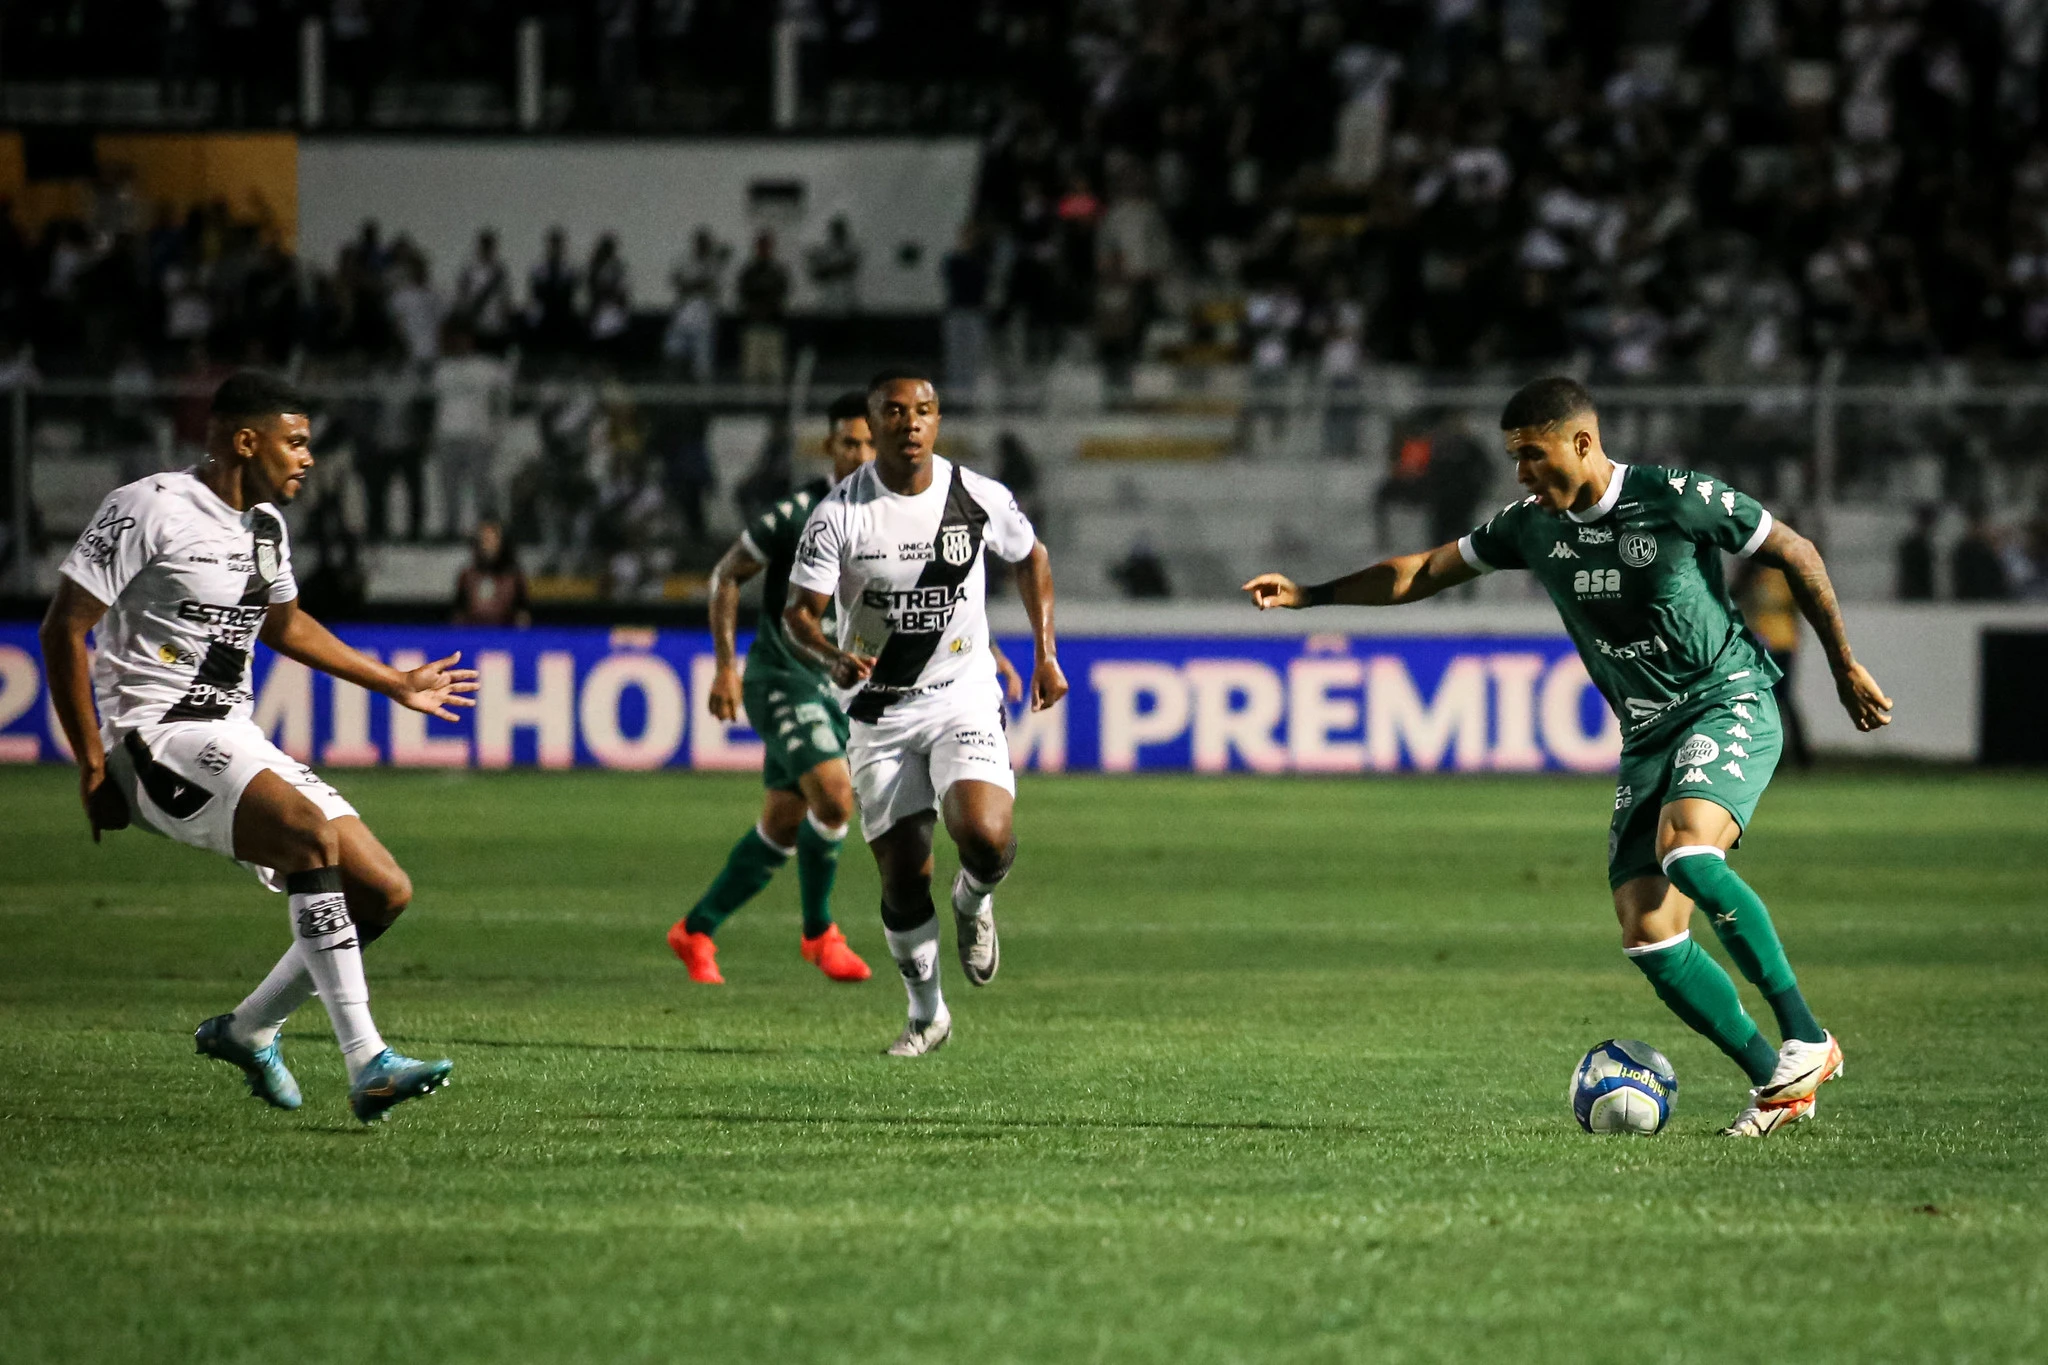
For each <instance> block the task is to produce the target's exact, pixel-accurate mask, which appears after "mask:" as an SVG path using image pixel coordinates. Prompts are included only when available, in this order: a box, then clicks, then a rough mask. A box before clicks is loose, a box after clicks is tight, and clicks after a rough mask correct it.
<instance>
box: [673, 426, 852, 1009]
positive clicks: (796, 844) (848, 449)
mask: <svg viewBox="0 0 2048 1365" xmlns="http://www.w3.org/2000/svg"><path fill="white" fill-rule="evenodd" d="M827 416H828V419H829V420H830V422H831V424H832V425H831V429H830V431H829V433H828V434H827V435H826V437H825V455H826V457H827V458H829V459H830V460H831V461H832V477H831V479H830V480H829V481H828V480H825V479H815V480H813V481H812V482H810V483H809V484H806V485H805V486H804V487H802V488H799V489H797V490H796V491H795V492H794V493H791V494H790V495H789V496H788V497H786V498H784V499H782V501H780V502H778V503H776V504H775V505H774V506H773V507H771V508H769V509H768V510H767V511H766V512H763V513H762V514H761V515H760V516H758V517H756V518H755V519H754V520H753V522H752V523H750V524H749V525H748V526H747V528H746V530H744V531H742V532H740V538H739V539H738V540H736V541H734V542H733V545H732V548H731V549H729V550H727V551H726V552H725V557H724V558H722V559H720V560H719V561H718V567H717V568H715V569H713V570H712V571H711V641H712V648H713V650H714V651H716V653H717V657H718V672H717V673H716V675H714V677H713V678H712V682H711V696H710V700H709V703H708V704H709V706H710V708H711V714H712V715H714V716H717V717H718V718H719V719H720V720H722V721H725V722H727V723H728V724H729V723H731V722H733V721H736V720H738V719H739V717H740V713H741V709H742V708H744V709H745V712H746V717H747V722H748V723H749V724H750V725H752V726H753V727H754V729H755V730H756V731H758V732H759V733H760V736H761V739H762V741H763V742H764V746H765V752H764V755H763V758H762V761H761V781H762V784H763V785H765V786H766V787H767V789H768V792H767V795H766V797H765V798H764V799H763V800H762V803H761V819H760V821H759V823H757V824H756V825H755V826H754V827H753V828H752V829H750V830H748V831H747V832H746V833H745V834H744V835H742V836H740V841H739V842H738V843H736V844H734V845H733V846H732V852H731V853H730V854H728V855H726V860H725V867H724V868H723V869H722V870H721V871H720V872H719V874H718V876H717V877H715V878H713V879H712V882H711V885H710V886H709V887H708V888H707V889H706V890H705V892H704V894H703V896H702V897H700V898H699V899H698V901H697V904H696V905H695V906H694V907H693V908H692V909H691V911H690V913H689V914H688V915H686V916H685V917H684V918H682V919H680V920H678V921H676V923H675V925H674V926H673V927H671V928H670V929H669V931H668V945H669V947H670V948H672V949H674V950H675V954H676V956H677V957H679V958H681V959H682V960H683V965H684V966H685V967H687V968H688V969H689V972H690V979H691V980H692V981H701V982H703V983H705V984H706V985H713V986H716V985H723V984H724V982H725V977H724V976H723V975H721V974H720V972H719V970H718V945H717V943H716V942H714V940H713V935H715V934H716V933H717V932H718V927H719V926H720V925H722V924H724V923H725V921H726V919H727V918H728V917H730V916H731V915H732V913H733V911H735V910H737V909H739V908H740V907H741V906H742V905H745V904H746V903H747V902H748V901H750V900H752V899H753V898H754V896H755V895H756V894H758V893H759V892H760V891H761V889H762V888H763V887H765V886H767V885H768V882H769V880H770V879H771V878H773V877H774V876H775V872H776V869H778V868H780V867H781V866H782V865H783V864H784V863H786V862H788V861H789V859H790V855H791V854H795V856H796V876H797V895H798V898H799V900H800V901H801V903H802V906H803V944H802V950H803V955H804V960H805V961H807V962H810V963H812V964H813V965H815V966H816V967H817V968H818V969H819V970H820V971H822V972H824V973H825V975H826V976H828V977H830V978H832V979H833V980H834V981H865V980H867V979H868V976H869V975H870V973H869V970H868V964H867V963H865V962H863V961H861V958H860V955H859V954H858V953H856V952H854V951H853V949H852V948H851V947H849V946H848V945H847V942H846V935H845V934H844V933H842V932H841V931H840V928H839V926H838V925H837V924H835V923H833V921H832V883H833V880H834V879H835V878H836V877H837V876H838V875H839V849H840V845H841V844H842V843H843V842H844V841H845V839H846V823H847V820H848V819H849V818H850V817H851V816H852V813H853V779H852V777H851V776H850V775H849V774H848V772H847V767H846V734H847V726H846V713H845V712H844V711H842V710H840V708H839V703H838V701H837V700H835V699H834V697H833V695H832V687H831V680H830V679H828V678H827V677H826V676H825V671H824V670H823V669H822V668H820V667H819V666H818V665H816V664H814V663H812V662H811V661H810V660H809V659H808V658H806V657H805V656H803V655H801V654H798V653H797V652H796V651H794V650H792V649H791V648H790V647H789V642H788V641H787V640H785V639H784V638H783V635H782V606H783V599H784V598H785V597H787V596H788V595H789V567H790V564H791V563H792V562H793V561H794V560H795V558H796V545H797V537H798V536H800V535H801V534H802V533H803V529H804V522H805V520H806V519H808V518H809V517H810V515H811V508H812V507H814V506H816V505H817V502H818V499H819V498H822V497H824V496H825V494H826V493H827V492H829V491H831V488H832V485H833V484H835V483H837V482H839V481H840V480H841V479H843V478H845V477H846V476H847V475H848V474H851V473H853V472H854V471H855V470H856V469H859V468H860V467H861V466H862V465H864V464H866V463H867V462H868V461H869V460H872V459H873V458H875V445H874V441H873V439H872V438H871V437H870V436H869V434H868V405H867V397H866V395H864V394H858V393H853V394H844V395H842V396H841V397H839V398H838V399H836V400H834V402H833V404H832V407H831V408H830V410H829V411H828V413H827ZM764 570H765V571H766V573H767V577H766V578H765V579H764V580H763V581H762V583H761V619H760V624H759V626H758V627H757V628H756V630H755V632H754V642H753V644H752V645H751V646H749V647H748V649H747V667H746V674H745V678H744V680H742V677H741V673H740V667H739V661H738V658H737V653H736V650H735V644H734V635H735V632H736V630H737V627H738V623H739V604H740V585H741V584H742V583H745V582H746V581H747V580H748V579H750V578H752V577H754V576H755V575H757V574H760V573H762V572H763V571H764Z"/></svg>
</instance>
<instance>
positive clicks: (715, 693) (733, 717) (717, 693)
mask: <svg viewBox="0 0 2048 1365" xmlns="http://www.w3.org/2000/svg"><path fill="white" fill-rule="evenodd" d="M704 704H705V705H706V706H708V707H710V708H711V714H712V715H714V716H716V717H718V718H719V719H720V720H722V721H724V722H725V723H726V724H727V725H731V724H733V723H734V722H736V721H738V720H739V718H740V671H739V670H738V669H737V668H734V667H732V666H730V665H728V664H720V665H719V666H718V671H717V672H716V673H714V674H713V675H712V677H711V691H710V692H709V693H707V694H706V695H705V698H704Z"/></svg>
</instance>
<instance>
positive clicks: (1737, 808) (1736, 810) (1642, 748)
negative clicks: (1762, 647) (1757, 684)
mask: <svg viewBox="0 0 2048 1365" xmlns="http://www.w3.org/2000/svg"><path fill="white" fill-rule="evenodd" d="M1783 747H1784V731H1783V730H1782V729H1781V728H1780V727H1779V723H1778V699H1777V697H1776V696H1775V695H1774V694H1773V693H1772V691H1771V689H1770V688H1769V687H1768V686H1766V687H1763V688H1760V689H1759V690H1757V691H1756V692H1754V693H1747V692H1746V693H1743V694H1742V695H1741V696H1736V697H1728V698H1725V699H1723V700H1721V701H1717V702H1714V703H1712V704H1711V705H1709V706H1706V707H1703V708H1701V709H1700V710H1699V711H1697V712H1695V713H1693V714H1692V715H1690V716H1687V717H1685V718H1684V719H1683V720H1681V721H1680V722H1679V723H1678V724H1676V725H1672V726H1659V727H1658V732H1657V733H1656V734H1655V735H1650V736H1644V737H1643V738H1641V739H1632V740H1630V741H1629V742H1628V743H1627V744H1625V745H1623V746H1622V750H1621V772H1620V774H1619V776H1618V778H1617V782H1616V786H1615V789H1614V823H1613V824H1612V825H1611V826H1609V827H1608V830H1607V884H1608V885H1609V886H1620V885H1621V884H1622V883H1623V882H1627V881H1633V880H1634V879H1635V878H1637V877H1654V876H1658V875H1660V873H1661V872H1662V870H1663V869H1662V868H1661V867H1659V866H1658V863H1657V818H1658V816H1659V815H1660V814H1661V813H1662V812H1663V809H1664V807H1665V806H1667V805H1669V804H1670V803H1671V802H1673V801H1682V800H1684V799H1685V798H1687V797H1689V796H1696V797H1698V798H1700V799H1701V800H1703V801H1711V802H1713V803H1714V804H1715V805H1717V806H1722V807H1725V808H1726V809H1727V810H1728V812H1729V813H1730V814H1731V815H1733V816H1734V817H1735V821H1736V823H1737V824H1738V825H1740V826H1741V827H1742V828H1743V829H1745V830H1746V829H1748V828H1749V817H1750V815H1751V813H1752V812H1754V811H1755V810H1756V803H1757V802H1758V801H1760V800H1762V799H1763V794H1764V788H1765V787H1768V786H1770V785H1771V775H1772V774H1773V773H1775V772H1776V771H1777V770H1778V755H1779V752H1780V751H1781V750H1782V749H1783ZM1736 842H1737V846H1738V847H1739V846H1740V844H1741V841H1740V840H1739V839H1738V840H1737V841H1736Z"/></svg>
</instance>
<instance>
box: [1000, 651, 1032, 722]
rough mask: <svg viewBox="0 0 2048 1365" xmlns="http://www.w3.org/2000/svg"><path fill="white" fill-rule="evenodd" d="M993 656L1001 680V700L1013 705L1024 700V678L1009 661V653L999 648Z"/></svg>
mask: <svg viewBox="0 0 2048 1365" xmlns="http://www.w3.org/2000/svg"><path fill="white" fill-rule="evenodd" d="M995 656H996V675H997V676H998V677H1000V678H1001V679H1002V680H1003V700H1004V701H1006V702H1008V703H1010V705H1012V706H1015V705H1016V704H1017V703H1018V702H1020V701H1022V700H1024V679H1023V678H1022V677H1021V676H1020V675H1019V674H1018V672H1017V665H1015V664H1013V663H1011V662H1010V656H1009V655H1007V654H1005V653H1003V652H1002V651H1001V650H1000V649H999V650H996V651H995ZM1034 709H1035V708H1034Z"/></svg>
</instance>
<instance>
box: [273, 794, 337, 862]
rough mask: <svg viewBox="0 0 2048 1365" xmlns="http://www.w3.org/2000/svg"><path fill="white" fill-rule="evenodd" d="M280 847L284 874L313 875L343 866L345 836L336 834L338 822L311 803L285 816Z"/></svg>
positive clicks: (279, 832) (281, 826) (281, 825)
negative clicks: (305, 873) (303, 873)
mask: <svg viewBox="0 0 2048 1365" xmlns="http://www.w3.org/2000/svg"><path fill="white" fill-rule="evenodd" d="M278 845H279V850H280V860H279V863H278V871H280V872H310V871H312V870H313V869H314V868H317V867H335V866H338V865H339V864H340V862H341V836H340V835H339V834H337V833H336V832H335V829H334V822H333V821H331V820H329V819H328V818H327V817H326V816H325V815H323V814H321V812H320V808H319V807H317V806H315V805H314V804H313V803H312V802H310V801H308V802H305V803H304V804H303V805H301V806H294V807H292V808H291V809H290V810H289V811H287V812H286V813H285V815H284V818H283V819H282V821H281V822H280V826H279V829H278Z"/></svg>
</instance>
